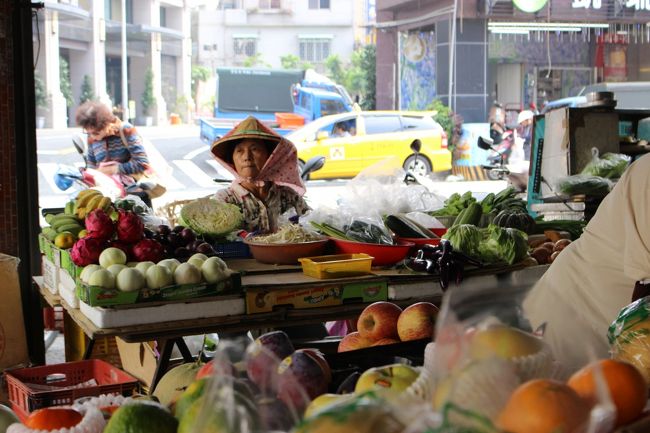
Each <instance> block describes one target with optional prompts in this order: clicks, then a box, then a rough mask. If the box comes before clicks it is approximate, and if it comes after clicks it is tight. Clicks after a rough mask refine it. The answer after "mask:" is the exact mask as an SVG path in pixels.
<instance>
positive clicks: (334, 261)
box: [298, 253, 374, 280]
mask: <svg viewBox="0 0 650 433" xmlns="http://www.w3.org/2000/svg"><path fill="white" fill-rule="evenodd" d="M373 259H374V257H372V256H370V255H368V254H364V253H356V254H335V255H328V256H316V257H304V258H301V259H298V260H299V261H300V263H301V264H302V272H303V273H304V274H305V275H308V276H310V277H314V278H318V279H321V280H323V279H327V278H345V277H354V276H358V275H366V274H369V273H370V266H371V264H372V260H373Z"/></svg>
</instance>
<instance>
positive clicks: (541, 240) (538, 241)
mask: <svg viewBox="0 0 650 433" xmlns="http://www.w3.org/2000/svg"><path fill="white" fill-rule="evenodd" d="M548 241H549V239H548V238H544V237H542V238H539V239H533V240H530V237H529V238H528V246H529V247H530V248H532V249H535V248H537V247H539V246H542V245H543V244H544V243H546V242H548Z"/></svg>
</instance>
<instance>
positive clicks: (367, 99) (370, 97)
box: [359, 45, 377, 110]
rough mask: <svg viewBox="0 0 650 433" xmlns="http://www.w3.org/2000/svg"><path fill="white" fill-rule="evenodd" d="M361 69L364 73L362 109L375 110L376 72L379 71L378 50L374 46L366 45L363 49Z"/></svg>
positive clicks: (360, 60)
mask: <svg viewBox="0 0 650 433" xmlns="http://www.w3.org/2000/svg"><path fill="white" fill-rule="evenodd" d="M360 51H361V54H360V56H359V57H360V59H359V68H361V70H362V71H363V76H364V78H363V93H362V95H363V100H362V102H361V108H363V109H364V110H374V109H375V107H376V98H375V94H376V91H377V90H376V81H377V80H376V77H377V74H376V70H377V48H376V47H375V46H374V45H365V46H364V47H363V48H361V50H360Z"/></svg>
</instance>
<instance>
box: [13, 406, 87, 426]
mask: <svg viewBox="0 0 650 433" xmlns="http://www.w3.org/2000/svg"><path fill="white" fill-rule="evenodd" d="M82 419H83V415H81V414H80V413H79V412H77V411H76V410H74V409H69V408H65V407H47V408H44V409H38V410H35V411H34V412H32V413H31V414H30V415H29V416H28V417H27V419H26V420H25V425H26V426H27V427H29V428H31V429H34V430H57V429H60V428H70V427H74V426H76V425H77V424H79V423H80V422H81V420H82Z"/></svg>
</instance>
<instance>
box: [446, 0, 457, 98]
mask: <svg viewBox="0 0 650 433" xmlns="http://www.w3.org/2000/svg"><path fill="white" fill-rule="evenodd" d="M457 11H458V0H454V10H453V12H452V14H451V37H450V38H449V89H448V90H449V94H448V96H447V98H448V101H447V102H448V105H449V107H450V108H451V109H452V110H455V109H456V107H455V104H453V103H452V99H451V98H452V95H453V94H454V84H455V83H454V69H455V66H456V65H455V62H456V58H455V57H456V17H457Z"/></svg>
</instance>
